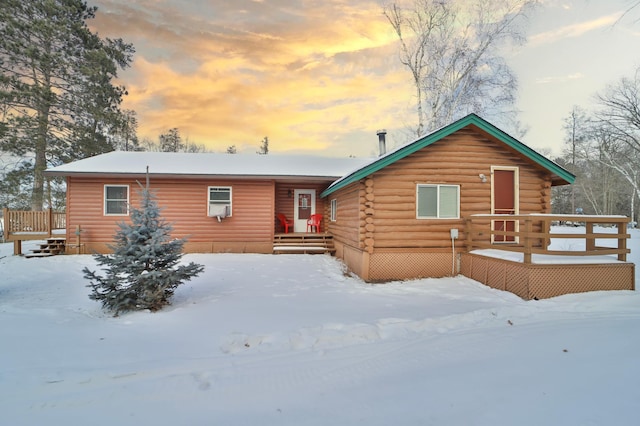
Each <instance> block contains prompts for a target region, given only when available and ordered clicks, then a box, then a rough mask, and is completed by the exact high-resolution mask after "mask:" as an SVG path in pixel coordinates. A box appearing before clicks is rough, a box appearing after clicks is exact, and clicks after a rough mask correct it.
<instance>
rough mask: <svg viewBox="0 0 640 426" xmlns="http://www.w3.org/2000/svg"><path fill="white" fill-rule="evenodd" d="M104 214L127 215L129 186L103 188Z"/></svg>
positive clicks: (106, 186)
mask: <svg viewBox="0 0 640 426" xmlns="http://www.w3.org/2000/svg"><path fill="white" fill-rule="evenodd" d="M104 214H105V215H109V216H126V215H128V214H129V186H128V185H105V186H104Z"/></svg>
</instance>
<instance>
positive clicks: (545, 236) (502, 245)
mask: <svg viewBox="0 0 640 426" xmlns="http://www.w3.org/2000/svg"><path fill="white" fill-rule="evenodd" d="M507 221H508V222H514V223H515V226H513V227H509V229H514V230H513V231H512V230H505V227H503V226H499V225H496V224H500V223H505V222H507ZM629 221H630V219H629V218H628V217H625V216H588V215H545V214H531V215H490V214H478V215H472V216H470V217H468V218H467V219H466V227H465V235H466V247H467V250H468V251H471V250H474V249H499V250H506V251H512V252H517V253H523V254H524V263H531V256H532V255H533V254H547V255H549V254H550V255H558V256H599V255H617V258H618V260H620V261H626V260H627V254H628V253H629V252H630V250H629V249H628V248H627V239H628V238H629V234H628V233H627V224H628V223H629ZM556 222H557V223H572V224H576V225H579V226H583V227H584V229H585V232H584V233H557V234H556V233H553V234H552V233H551V232H550V229H551V224H552V223H556ZM596 224H597V225H602V226H613V227H615V228H616V232H615V233H610V232H594V225H596ZM496 228H502V229H496ZM551 238H562V239H578V240H584V246H585V249H584V250H549V249H548V247H549V243H550V240H551ZM600 239H612V240H617V247H603V246H598V245H597V244H596V240H600Z"/></svg>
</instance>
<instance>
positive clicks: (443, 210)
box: [416, 184, 460, 219]
mask: <svg viewBox="0 0 640 426" xmlns="http://www.w3.org/2000/svg"><path fill="white" fill-rule="evenodd" d="M416 192H417V194H416V198H417V202H416V206H417V208H416V210H417V212H416V214H417V217H418V219H458V218H459V217H460V186H459V185H426V184H425V185H418V186H417V189H416Z"/></svg>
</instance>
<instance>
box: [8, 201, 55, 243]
mask: <svg viewBox="0 0 640 426" xmlns="http://www.w3.org/2000/svg"><path fill="white" fill-rule="evenodd" d="M2 213H3V233H4V235H3V237H4V240H5V241H15V240H32V239H39V238H42V237H51V236H52V235H53V234H54V232H53V231H55V230H65V229H66V227H67V223H66V222H67V215H66V213H64V212H55V211H53V210H52V209H47V210H44V211H39V212H38V211H19V210H9V209H3V210H2Z"/></svg>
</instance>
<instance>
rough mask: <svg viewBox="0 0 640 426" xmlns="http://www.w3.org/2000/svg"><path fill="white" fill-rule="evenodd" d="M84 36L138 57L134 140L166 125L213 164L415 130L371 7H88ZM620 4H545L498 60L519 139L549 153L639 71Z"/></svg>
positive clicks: (128, 102) (145, 2)
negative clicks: (608, 90) (128, 48)
mask: <svg viewBox="0 0 640 426" xmlns="http://www.w3.org/2000/svg"><path fill="white" fill-rule="evenodd" d="M89 4H91V5H96V6H98V12H97V17H96V19H94V20H93V21H92V22H90V26H91V27H92V29H94V30H95V31H97V32H98V33H99V34H100V35H101V36H106V37H111V38H123V39H124V40H125V41H127V42H130V43H133V44H134V46H135V48H136V54H135V57H134V63H133V66H132V67H131V68H130V69H128V70H126V71H125V72H123V73H121V75H120V77H121V83H123V84H124V85H125V86H126V87H127V89H128V91H129V96H127V97H126V99H125V102H124V105H123V107H124V108H128V109H133V110H135V111H136V112H137V113H138V120H139V136H140V137H149V138H152V139H157V137H158V135H159V134H160V133H163V132H165V131H167V130H168V129H169V128H173V127H177V128H179V129H180V133H181V135H182V136H183V137H184V138H188V140H189V141H191V142H194V143H197V144H204V145H206V146H207V148H208V149H210V150H213V151H220V152H223V151H225V150H226V148H227V147H228V146H230V145H236V147H237V148H238V151H239V152H248V153H252V152H255V151H256V150H257V149H258V146H259V145H260V141H261V140H262V138H263V137H264V136H268V137H269V140H270V150H271V152H272V153H308V154H317V155H325V156H347V155H355V156H357V157H367V156H372V155H377V136H376V130H377V129H381V128H385V129H387V131H388V145H389V147H390V148H393V147H394V146H397V145H401V144H403V143H405V142H407V141H408V132H407V128H408V127H410V126H414V125H415V121H416V118H415V113H414V110H413V103H414V98H413V89H412V85H411V81H410V79H411V76H410V74H409V72H408V70H406V69H404V68H403V67H402V66H401V65H400V63H399V59H398V46H397V44H396V38H395V35H394V34H393V32H392V29H391V27H390V25H389V24H388V22H387V21H386V20H385V18H384V16H383V15H382V9H381V3H380V2H379V1H370V0H324V1H318V0H298V1H296V0H234V1H214V0H166V1H160V0H89ZM630 5H631V0H608V1H604V0H580V1H578V0H545V1H544V2H543V5H542V6H541V7H539V8H538V9H537V10H535V11H534V13H533V14H532V15H531V16H530V20H529V27H528V30H527V33H528V43H527V44H526V45H525V46H523V47H520V48H519V49H518V50H509V51H506V52H504V56H505V57H506V58H507V59H508V62H509V64H510V65H511V67H512V69H513V70H514V72H515V73H516V75H517V76H518V79H519V82H520V91H519V101H518V108H519V109H520V110H521V115H520V120H521V121H522V123H523V124H524V125H525V126H528V127H529V131H528V133H527V134H526V135H525V137H524V138H522V141H523V142H525V143H527V144H528V145H530V146H531V147H532V148H534V149H537V150H541V151H543V152H545V153H552V154H554V155H555V154H559V153H560V149H561V147H562V143H563V131H562V120H563V118H564V117H566V116H567V115H568V114H569V112H570V110H571V108H572V106H573V105H576V104H577V105H581V106H583V107H586V108H589V107H590V106H591V102H592V97H593V95H594V94H595V93H596V92H597V91H602V90H604V88H605V87H606V85H607V84H609V83H613V82H615V81H617V80H618V79H620V78H621V77H623V76H629V77H630V76H632V75H633V73H634V72H635V69H636V68H637V67H638V66H640V49H639V48H638V46H639V45H640V43H639V42H640V21H638V18H639V17H640V10H634V11H632V13H631V16H626V17H625V18H623V19H622V20H620V21H618V20H619V18H620V17H621V15H622V13H623V12H624V11H625V10H626V9H627V8H628V7H629V6H630Z"/></svg>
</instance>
